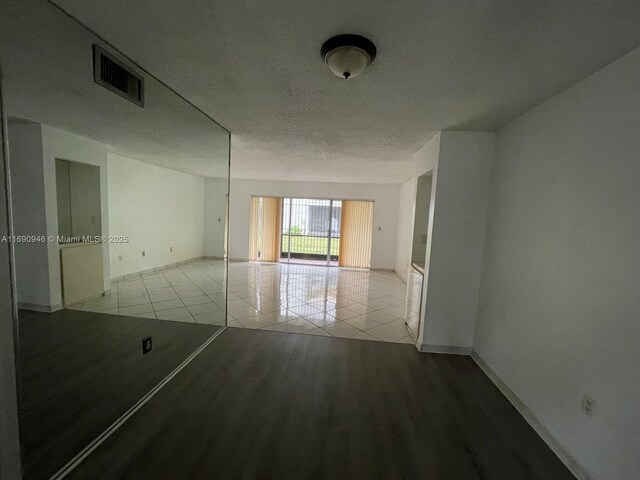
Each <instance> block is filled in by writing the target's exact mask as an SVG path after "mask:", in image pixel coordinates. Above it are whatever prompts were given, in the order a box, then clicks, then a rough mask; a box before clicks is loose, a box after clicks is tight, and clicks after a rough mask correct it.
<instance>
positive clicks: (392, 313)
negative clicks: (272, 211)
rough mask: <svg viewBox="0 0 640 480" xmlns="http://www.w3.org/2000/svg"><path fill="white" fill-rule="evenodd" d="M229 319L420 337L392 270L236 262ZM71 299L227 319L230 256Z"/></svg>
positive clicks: (129, 310)
mask: <svg viewBox="0 0 640 480" xmlns="http://www.w3.org/2000/svg"><path fill="white" fill-rule="evenodd" d="M228 288H229V293H228V297H229V298H228V305H227V308H228V314H229V315H228V322H227V325H228V326H230V327H238V328H261V329H264V330H275V331H281V332H293V333H305V334H311V335H325V336H335V337H346V338H357V339H363V340H378V341H387V342H402V343H414V342H413V340H412V339H411V337H410V336H409V333H408V331H407V329H406V327H405V324H404V320H403V314H404V303H405V291H406V287H405V285H404V284H403V283H402V281H401V280H400V279H399V278H398V277H397V276H396V275H395V274H393V273H388V272H373V271H363V270H351V269H343V268H333V267H317V266H311V265H291V264H267V263H265V264H259V263H246V262H231V263H230V264H229V279H228ZM112 289H113V290H112V293H111V294H110V295H107V296H105V297H101V298H98V299H96V300H90V301H87V302H84V303H82V304H78V305H75V306H73V307H72V308H79V309H83V310H90V311H101V312H104V313H114V314H116V313H117V314H120V315H129V316H139V317H148V318H159V319H163V320H178V321H183V322H195V323H208V324H223V323H224V313H223V309H224V302H225V298H224V263H223V262H222V261H220V260H199V261H196V262H191V263H188V264H184V265H180V266H178V267H175V268H171V269H166V270H162V271H157V272H154V273H152V274H147V275H143V276H140V277H134V278H132V279H130V280H125V281H122V282H118V283H117V284H113V286H112Z"/></svg>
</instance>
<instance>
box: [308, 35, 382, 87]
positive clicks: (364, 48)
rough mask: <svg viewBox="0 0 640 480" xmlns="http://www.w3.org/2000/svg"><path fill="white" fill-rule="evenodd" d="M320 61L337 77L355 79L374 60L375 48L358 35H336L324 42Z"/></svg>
mask: <svg viewBox="0 0 640 480" xmlns="http://www.w3.org/2000/svg"><path fill="white" fill-rule="evenodd" d="M320 54H321V55H322V60H324V63H326V64H327V66H328V67H329V69H330V70H331V71H332V72H333V73H334V74H335V75H336V76H338V77H340V78H344V79H346V80H348V79H350V78H353V77H357V76H358V75H360V74H361V73H362V72H363V71H364V69H365V68H367V67H368V66H369V65H371V62H373V60H374V59H375V58H376V46H375V45H374V44H373V42H372V41H371V40H369V39H367V38H364V37H361V36H360V35H351V34H344V35H337V36H335V37H331V38H330V39H329V40H327V41H326V42H324V45H322V49H321V50H320Z"/></svg>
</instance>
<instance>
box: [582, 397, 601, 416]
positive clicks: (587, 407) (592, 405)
mask: <svg viewBox="0 0 640 480" xmlns="http://www.w3.org/2000/svg"><path fill="white" fill-rule="evenodd" d="M597 406H598V404H597V403H596V401H595V400H594V399H593V398H591V397H590V396H589V395H587V394H586V393H585V394H584V395H583V396H582V405H581V406H580V409H581V410H582V413H584V414H585V415H588V416H591V415H593V413H594V412H595V411H596V407H597Z"/></svg>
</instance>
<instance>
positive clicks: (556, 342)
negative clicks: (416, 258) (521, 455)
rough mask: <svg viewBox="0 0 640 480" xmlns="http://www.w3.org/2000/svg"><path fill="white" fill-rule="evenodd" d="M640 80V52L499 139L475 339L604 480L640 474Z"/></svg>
mask: <svg viewBox="0 0 640 480" xmlns="http://www.w3.org/2000/svg"><path fill="white" fill-rule="evenodd" d="M639 85H640V49H638V50H635V51H633V52H632V53H630V54H629V55H627V56H625V57H623V58H622V59H620V60H618V61H617V62H615V63H613V64H611V65H609V66H608V67H606V68H604V69H602V70H601V71H599V72H597V73H596V74H594V75H593V76H591V77H589V78H587V79H586V80H584V81H582V82H581V83H579V84H577V85H575V86H573V87H572V88H570V89H569V90H567V91H565V92H563V93H561V94H560V95H558V96H556V97H554V98H552V99H550V100H548V101H547V102H545V103H543V104H542V105H540V106H538V107H537V108H535V109H534V110H532V111H530V112H528V113H527V114H525V115H523V116H522V117H520V118H518V119H516V120H515V121H513V122H511V123H509V124H508V125H506V126H505V127H504V128H502V129H501V130H500V131H499V132H498V135H497V142H496V153H497V155H496V161H495V165H494V168H493V174H492V179H491V198H490V209H489V223H488V229H487V247H486V254H485V262H484V271H483V279H482V291H481V297H480V308H479V316H478V322H477V325H476V334H475V342H474V349H475V350H476V351H477V352H478V353H479V355H480V356H481V357H482V359H484V361H485V362H486V363H487V364H488V365H489V367H490V368H491V369H493V370H494V371H495V372H496V373H497V375H498V376H499V377H500V378H501V379H502V380H503V381H504V382H505V383H506V384H507V385H508V387H510V388H511V390H513V391H514V392H515V394H516V395H517V396H518V397H519V398H520V399H521V400H522V401H523V402H524V403H525V404H526V405H527V406H528V407H529V408H530V409H531V410H532V412H533V413H534V415H535V416H536V417H537V419H538V420H539V421H540V422H541V423H542V424H543V425H544V426H545V427H546V428H547V429H548V430H549V431H550V432H551V434H552V435H553V436H554V437H555V439H556V440H557V441H558V442H559V443H560V444H561V445H563V446H564V447H565V448H566V449H567V450H568V452H569V453H570V455H572V456H573V458H574V459H576V460H577V461H578V462H579V463H580V464H581V465H582V466H583V467H584V468H585V469H586V470H587V471H588V472H590V473H591V475H592V476H593V477H594V478H598V479H602V480H623V479H624V480H628V479H631V478H637V477H638V472H639V471H640V455H639V452H640V435H639V434H638V432H639V431H640V419H639V416H638V412H639V411H640V354H639V348H638V339H640V318H639V317H640V293H639V292H640V290H639V288H640V134H639V132H640V108H639V106H640V87H639ZM585 392H586V393H588V394H590V395H591V396H592V397H593V398H595V400H596V402H597V410H596V412H595V414H594V415H593V416H592V417H588V416H585V415H584V414H582V413H581V411H580V402H581V398H582V396H583V394H584V393H585Z"/></svg>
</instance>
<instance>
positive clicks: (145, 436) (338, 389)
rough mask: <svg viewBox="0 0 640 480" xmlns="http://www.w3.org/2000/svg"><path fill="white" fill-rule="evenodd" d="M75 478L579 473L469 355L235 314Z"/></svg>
mask: <svg viewBox="0 0 640 480" xmlns="http://www.w3.org/2000/svg"><path fill="white" fill-rule="evenodd" d="M69 478H72V479H75V480H79V479H83V480H84V479H90V480H95V479H131V480H142V479H167V480H169V479H171V480H177V479H190V480H199V479H207V480H212V479H296V480H305V479H358V480H360V479H367V480H369V479H385V480H390V479H429V480H441V479H442V480H444V479H446V480H466V479H470V480H471V479H473V480H489V479H494V480H520V479H540V480H561V479H562V480H565V479H573V476H572V475H571V474H570V472H569V471H568V470H567V469H566V468H565V467H564V466H563V465H562V463H561V462H560V461H559V460H558V459H557V458H556V457H555V455H554V454H553V453H552V452H551V451H550V449H549V448H548V447H547V446H546V445H545V444H544V443H543V442H542V440H541V439H540V438H539V437H538V436H537V435H536V434H535V432H534V431H533V430H532V429H531V428H530V427H529V425H528V424H527V423H526V422H525V420H524V419H523V418H522V417H521V416H520V415H519V414H518V413H517V411H516V410H515V409H514V408H513V407H512V405H511V404H510V403H509V402H508V401H507V400H506V398H505V397H504V396H503V395H502V394H501V393H500V392H499V391H498V389H497V388H496V387H495V386H494V385H493V384H492V383H491V381H490V380H489V379H488V378H487V377H486V375H484V373H483V372H482V371H481V370H480V369H479V368H478V367H477V366H476V365H475V363H474V362H473V360H471V359H470V358H469V357H464V356H452V355H435V354H421V353H419V352H417V351H416V349H415V348H414V347H413V346H411V345H400V344H393V343H382V342H371V341H359V340H348V339H339V338H326V337H316V336H310V335H296V334H287V333H279V332H266V331H255V330H241V329H234V328H228V329H227V330H225V331H224V332H223V333H222V334H221V335H220V336H219V337H218V338H217V339H216V340H215V341H214V342H213V343H212V344H211V345H209V346H208V347H207V348H206V349H205V350H204V351H203V352H202V353H201V354H200V355H199V356H198V357H197V358H196V359H194V361H193V362H192V363H191V364H190V365H189V366H187V368H185V369H184V370H183V371H182V372H181V373H180V374H179V375H178V376H177V377H175V378H174V379H173V381H172V382H171V383H170V384H169V385H167V386H166V387H165V388H164V389H163V390H162V391H161V392H159V393H158V395H157V396H155V397H154V398H153V399H152V400H151V401H150V402H149V403H148V404H147V405H145V406H144V407H143V408H142V409H141V410H140V411H139V412H138V413H137V414H136V415H135V416H134V417H133V418H131V419H130V420H129V421H128V422H127V424H125V425H124V426H123V427H122V428H121V429H120V430H118V431H117V432H116V433H115V434H114V435H113V436H112V437H110V438H109V439H108V440H107V441H106V442H105V443H104V444H103V445H101V446H100V447H99V448H98V449H97V450H96V451H95V452H94V453H93V454H91V455H90V456H89V457H88V458H87V459H86V460H85V461H84V462H83V463H82V464H81V465H80V466H79V467H78V469H77V470H75V471H74V472H73V473H72V474H71V475H70V477H69Z"/></svg>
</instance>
